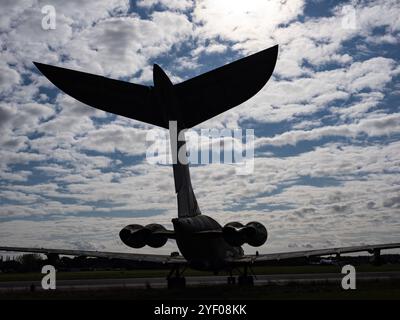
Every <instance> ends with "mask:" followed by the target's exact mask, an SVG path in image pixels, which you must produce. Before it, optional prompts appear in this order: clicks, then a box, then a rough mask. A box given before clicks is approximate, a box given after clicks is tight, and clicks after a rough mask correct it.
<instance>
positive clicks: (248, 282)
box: [238, 266, 254, 287]
mask: <svg viewBox="0 0 400 320" xmlns="http://www.w3.org/2000/svg"><path fill="white" fill-rule="evenodd" d="M238 284H239V286H250V287H252V286H254V276H253V275H249V274H248V266H245V267H244V271H243V273H242V274H241V275H240V276H239V277H238Z"/></svg>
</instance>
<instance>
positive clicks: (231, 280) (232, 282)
mask: <svg viewBox="0 0 400 320" xmlns="http://www.w3.org/2000/svg"><path fill="white" fill-rule="evenodd" d="M227 280H228V285H231V284H232V285H234V284H235V283H236V278H235V277H234V276H233V275H232V270H231V271H230V272H229V277H228V278H227Z"/></svg>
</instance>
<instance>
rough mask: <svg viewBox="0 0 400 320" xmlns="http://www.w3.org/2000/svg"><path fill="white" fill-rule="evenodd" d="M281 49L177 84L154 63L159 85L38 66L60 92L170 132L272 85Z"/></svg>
mask: <svg viewBox="0 0 400 320" xmlns="http://www.w3.org/2000/svg"><path fill="white" fill-rule="evenodd" d="M277 55H278V46H277V45H276V46H274V47H271V48H268V49H266V50H263V51H260V52H258V53H255V54H253V55H250V56H248V57H245V58H242V59H239V60H237V61H235V62H232V63H230V64H227V65H225V66H222V67H220V68H217V69H214V70H212V71H209V72H206V73H204V74H202V75H199V76H197V77H194V78H192V79H189V80H187V81H184V82H182V83H179V84H176V85H173V84H172V82H171V81H170V80H169V79H168V77H167V76H166V74H165V73H164V72H163V70H162V69H161V68H160V67H159V66H158V65H154V69H153V78H154V86H144V85H140V84H134V83H130V82H125V81H120V80H114V79H109V78H106V77H102V76H98V75H94V74H90V73H85V72H80V71H75V70H70V69H65V68H60V67H55V66H51V65H46V64H42V63H38V62H34V64H35V66H36V67H37V68H38V69H39V70H40V71H41V72H42V73H43V74H44V75H45V76H46V77H47V78H48V79H49V80H50V81H51V82H52V83H53V84H54V85H55V86H57V87H58V88H59V89H61V90H62V91H64V92H65V93H67V94H68V95H70V96H71V97H73V98H75V99H77V100H79V101H80V102H83V103H85V104H87V105H89V106H91V107H94V108H97V109H100V110H103V111H106V112H111V113H114V114H117V115H121V116H124V117H128V118H131V119H135V120H138V121H142V122H146V123H149V124H152V125H156V126H159V127H163V128H166V129H168V123H169V121H172V120H176V121H178V127H179V129H184V128H191V127H193V126H195V125H198V124H200V123H202V122H204V121H206V120H208V119H210V118H212V117H214V116H216V115H218V114H220V113H222V112H225V111H227V110H229V109H231V108H233V107H235V106H237V105H239V104H241V103H243V102H245V101H246V100H248V99H249V98H251V97H252V96H253V95H255V94H256V93H257V92H258V91H260V90H261V88H262V87H263V86H264V85H265V84H266V83H267V81H268V79H269V78H270V76H271V74H272V72H273V70H274V67H275V64H276V59H277Z"/></svg>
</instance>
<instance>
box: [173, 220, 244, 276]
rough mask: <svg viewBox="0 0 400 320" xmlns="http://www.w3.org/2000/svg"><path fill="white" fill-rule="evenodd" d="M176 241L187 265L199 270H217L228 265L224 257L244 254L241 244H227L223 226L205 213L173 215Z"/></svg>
mask: <svg viewBox="0 0 400 320" xmlns="http://www.w3.org/2000/svg"><path fill="white" fill-rule="evenodd" d="M172 223H173V225H174V231H175V236H176V243H177V245H178V248H179V250H180V252H181V253H182V255H183V256H184V257H185V259H186V260H187V261H188V262H189V265H190V266H191V267H192V268H194V269H198V270H211V271H218V270H221V269H224V268H225V267H226V266H227V263H226V259H227V258H234V257H239V256H242V255H243V249H242V248H241V247H233V246H231V245H229V244H228V243H227V242H226V241H225V240H224V238H223V237H222V234H221V233H220V232H218V231H221V229H222V226H221V225H220V224H219V223H218V222H217V221H215V220H214V219H212V218H210V217H208V216H206V215H197V216H194V217H179V218H174V219H172Z"/></svg>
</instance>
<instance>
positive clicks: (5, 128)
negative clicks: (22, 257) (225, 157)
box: [0, 0, 400, 252]
mask: <svg viewBox="0 0 400 320" xmlns="http://www.w3.org/2000/svg"><path fill="white" fill-rule="evenodd" d="M44 5H53V6H54V7H55V9H56V13H57V27H56V29H55V30H43V29H42V28H41V19H42V17H43V14H42V13H41V8H42V7H43V6H44ZM345 6H350V7H345ZM0 7H1V10H0V16H1V19H0V39H1V43H2V45H1V47H0V51H1V58H2V59H1V62H0V96H1V101H0V145H1V148H0V157H1V162H0V242H1V244H2V245H21V246H22V245H28V244H29V245H36V246H53V247H69V248H80V249H97V250H115V251H129V249H128V248H125V247H124V246H123V245H122V243H121V242H120V241H119V239H118V238H117V235H118V232H119V230H120V229H121V228H122V227H123V226H125V225H127V224H129V223H140V224H146V223H149V222H158V223H163V224H165V225H166V226H167V227H168V226H169V227H170V226H171V223H170V220H171V218H172V217H173V216H174V215H175V214H176V204H175V201H171V200H174V192H173V190H174V188H173V179H172V170H171V168H169V167H168V166H162V165H151V164H149V163H147V161H146V159H145V154H146V133H147V132H148V130H149V129H153V128H152V127H151V126H150V125H147V124H143V123H140V122H137V121H134V120H129V119H125V118H122V117H118V116H114V115H111V114H107V113H104V112H100V111H98V110H95V109H93V108H90V107H88V106H85V105H83V104H81V103H79V102H77V101H75V100H74V99H71V98H70V97H68V96H66V95H64V94H63V93H61V92H60V91H59V90H57V89H56V88H54V87H53V85H52V84H51V83H49V82H48V81H47V79H45V78H44V77H43V76H41V75H40V74H39V73H38V72H37V70H36V69H35V68H34V66H33V64H32V61H33V60H35V61H41V62H44V63H49V64H56V65H60V66H65V67H68V68H74V69H77V70H82V71H87V72H92V73H97V74H101V75H104V76H109V77H114V78H119V79H122V80H125V81H132V82H141V83H147V84H148V83H151V79H152V64H153V63H154V62H157V63H159V64H160V65H162V66H163V67H164V68H165V69H166V70H167V72H168V74H169V75H170V76H171V78H172V79H173V81H174V82H179V81H182V79H186V78H190V77H192V76H195V75H197V74H199V73H202V72H204V71H207V70H210V69H212V68H214V67H217V66H219V65H220V64H223V63H226V62H229V61H232V60H234V59H236V58H240V57H243V56H245V55H247V54H250V53H254V52H257V51H258V50H261V49H264V48H266V47H269V46H272V45H274V44H276V43H278V44H279V45H280V52H279V58H278V63H277V66H276V70H275V73H274V75H273V77H272V79H271V80H270V82H269V83H268V84H267V85H266V87H265V88H264V89H263V90H261V92H259V93H258V94H257V95H256V96H255V97H254V98H253V99H251V100H250V101H248V102H245V103H244V104H243V105H241V106H238V107H237V108H235V109H233V110H230V111H229V112H226V113H224V114H222V115H220V116H218V117H215V118H213V119H211V120H210V121H208V122H206V123H204V124H202V125H201V126H199V127H198V128H195V129H200V128H204V127H210V128H211V127H216V128H238V127H240V128H243V129H246V128H253V129H254V130H255V135H256V139H255V142H254V143H255V167H254V168H255V171H254V174H253V175H249V176H237V175H236V174H235V168H234V167H233V166H231V165H227V164H210V165H199V166H195V167H193V169H192V176H193V185H194V188H195V192H196V194H197V196H198V201H199V204H200V207H201V209H202V211H203V212H204V213H207V214H210V215H211V216H213V217H215V218H216V219H218V220H219V221H220V222H221V223H226V222H229V221H243V222H247V221H250V220H259V221H261V222H263V223H264V224H266V225H267V227H268V229H269V231H270V240H269V242H268V243H267V244H266V245H265V248H262V250H263V251H277V250H292V249H293V250H295V249H296V248H298V247H304V248H309V247H323V246H332V245H351V244H363V243H370V242H391V241H393V242H394V241H399V240H400V239H399V238H398V234H399V230H400V219H399V216H398V210H399V196H398V195H399V192H400V188H399V184H400V175H399V174H400V173H399V168H400V152H399V151H400V139H399V138H400V109H399V105H398V101H399V96H400V86H399V81H398V80H399V76H400V65H399V55H400V53H399V51H398V46H399V33H400V20H399V17H400V4H399V3H398V1H390V0H381V1H359V2H354V1H353V2H349V3H340V4H334V5H332V4H330V3H329V4H328V3H324V2H320V1H309V2H307V1H302V0H295V1H264V0H260V1H258V0H254V1H239V0H229V1H222V0H221V1H209V0H196V1H191V0H184V1H175V0H140V1H137V2H133V1H127V0H106V1H101V2H99V1H94V0H90V1H85V2H81V1H75V0H74V1H68V2H65V1H58V0H57V1H56V0H49V1H41V0H40V1H39V0H28V1H26V0H25V1H2V2H1V4H0ZM349 8H350V9H351V10H353V12H354V13H355V17H356V19H355V21H353V24H352V25H349V24H348V23H347V24H346V23H344V22H346V21H347V22H348V20H346V19H348V17H346V14H348V12H349ZM355 226H356V227H355ZM78 235H79V236H78ZM294 244H297V245H294ZM246 249H249V250H251V248H246ZM147 250H148V249H142V251H147ZM172 250H175V248H174V244H173V243H172V242H171V243H170V242H169V243H168V244H167V246H166V247H164V248H162V249H160V250H159V251H160V252H162V251H165V252H169V251H172Z"/></svg>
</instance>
